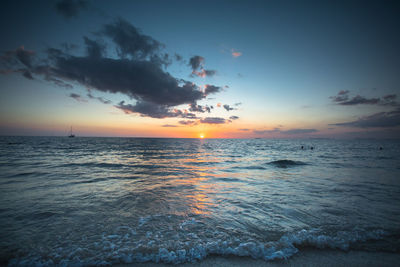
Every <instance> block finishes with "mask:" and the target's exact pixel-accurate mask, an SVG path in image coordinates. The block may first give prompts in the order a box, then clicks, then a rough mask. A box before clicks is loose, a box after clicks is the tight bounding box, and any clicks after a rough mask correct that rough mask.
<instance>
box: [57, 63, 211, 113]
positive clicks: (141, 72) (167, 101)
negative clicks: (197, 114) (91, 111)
mask: <svg viewBox="0 0 400 267" xmlns="http://www.w3.org/2000/svg"><path fill="white" fill-rule="evenodd" d="M49 74H50V75H51V76H55V77H58V78H60V79H64V80H69V81H75V82H78V83H80V84H82V85H84V86H87V87H89V88H92V89H97V90H99V91H102V92H110V93H122V94H125V95H128V96H129V97H131V98H134V99H138V100H143V101H147V102H152V103H156V104H160V105H168V106H175V105H181V104H185V103H194V102H196V101H197V100H200V99H202V98H203V97H204V96H203V94H202V93H201V91H200V90H198V87H197V86H196V85H195V84H193V83H190V82H187V83H185V84H182V85H180V84H178V81H177V79H175V78H174V77H172V76H171V75H170V74H169V73H167V72H164V71H163V70H162V69H161V68H160V66H159V65H156V64H154V63H153V62H150V61H131V60H124V59H111V58H99V59H94V58H91V57H75V56H68V57H62V56H61V57H57V58H55V61H54V66H53V67H52V68H50V69H49Z"/></svg>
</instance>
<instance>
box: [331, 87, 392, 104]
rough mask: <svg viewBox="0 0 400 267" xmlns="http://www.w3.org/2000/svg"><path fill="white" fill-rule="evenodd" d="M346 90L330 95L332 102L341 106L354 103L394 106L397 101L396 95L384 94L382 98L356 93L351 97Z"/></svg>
mask: <svg viewBox="0 0 400 267" xmlns="http://www.w3.org/2000/svg"><path fill="white" fill-rule="evenodd" d="M349 93H350V92H349V91H348V90H342V91H339V92H338V94H337V95H336V96H331V97H330V98H331V99H332V101H333V102H335V103H337V104H338V105H342V106H354V105H384V106H388V105H390V106H396V105H398V103H397V102H396V101H395V99H396V97H397V96H396V95H395V94H392V95H386V96H384V97H383V98H379V97H378V98H366V97H363V96H360V95H356V96H354V97H352V98H350V96H349Z"/></svg>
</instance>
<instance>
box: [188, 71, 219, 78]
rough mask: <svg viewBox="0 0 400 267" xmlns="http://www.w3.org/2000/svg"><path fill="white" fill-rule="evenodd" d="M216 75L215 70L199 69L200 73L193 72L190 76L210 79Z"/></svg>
mask: <svg viewBox="0 0 400 267" xmlns="http://www.w3.org/2000/svg"><path fill="white" fill-rule="evenodd" d="M216 73H217V71H215V70H206V69H201V71H195V70H194V71H193V72H192V74H194V75H196V76H199V77H202V78H204V77H207V76H208V77H211V76H214V75H215V74H216Z"/></svg>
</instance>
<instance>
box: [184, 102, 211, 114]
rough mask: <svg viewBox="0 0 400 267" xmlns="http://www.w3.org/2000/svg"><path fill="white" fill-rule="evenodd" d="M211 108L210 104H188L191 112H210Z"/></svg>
mask: <svg viewBox="0 0 400 267" xmlns="http://www.w3.org/2000/svg"><path fill="white" fill-rule="evenodd" d="M211 108H212V106H207V105H206V106H202V105H197V104H194V103H192V104H190V106H189V111H191V112H201V113H204V112H208V113H210V112H211Z"/></svg>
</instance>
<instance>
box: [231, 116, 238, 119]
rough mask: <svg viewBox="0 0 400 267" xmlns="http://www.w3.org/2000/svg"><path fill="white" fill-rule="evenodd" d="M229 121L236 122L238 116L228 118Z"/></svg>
mask: <svg viewBox="0 0 400 267" xmlns="http://www.w3.org/2000/svg"><path fill="white" fill-rule="evenodd" d="M229 119H230V120H237V119H239V117H238V116H230V117H229Z"/></svg>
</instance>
